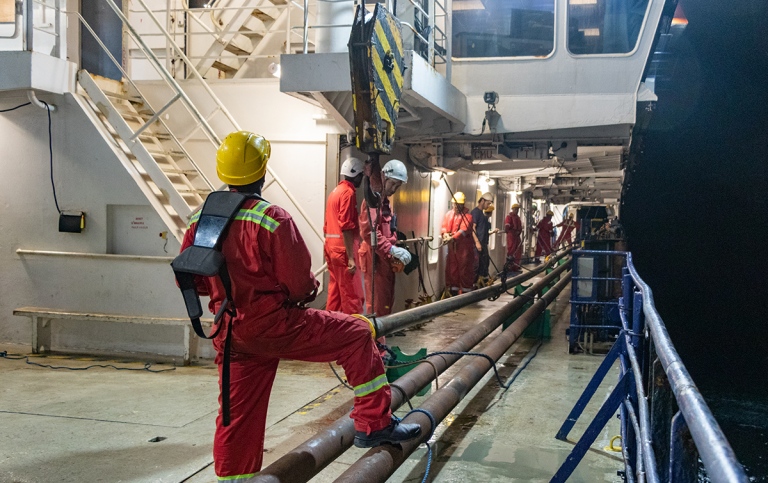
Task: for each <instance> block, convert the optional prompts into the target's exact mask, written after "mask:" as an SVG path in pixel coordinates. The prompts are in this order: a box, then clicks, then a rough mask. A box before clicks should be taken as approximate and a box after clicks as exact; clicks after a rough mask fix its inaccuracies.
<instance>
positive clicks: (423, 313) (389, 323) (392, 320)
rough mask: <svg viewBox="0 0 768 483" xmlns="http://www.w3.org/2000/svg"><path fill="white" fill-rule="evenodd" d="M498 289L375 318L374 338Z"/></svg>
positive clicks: (514, 281)
mask: <svg viewBox="0 0 768 483" xmlns="http://www.w3.org/2000/svg"><path fill="white" fill-rule="evenodd" d="M569 253H570V250H566V251H564V252H563V253H561V254H560V255H558V256H557V257H554V258H553V259H551V260H550V261H549V262H547V263H546V264H544V265H541V266H540V267H538V268H536V269H535V270H532V271H530V272H526V273H523V274H520V275H518V276H517V277H512V278H510V279H508V280H507V287H514V286H515V285H519V284H521V283H523V282H525V281H526V280H529V279H531V278H533V277H534V276H536V275H537V274H539V273H541V272H543V271H544V270H545V269H547V268H549V267H550V266H552V265H554V264H555V263H556V262H557V261H558V260H560V259H561V258H563V257H564V256H566V255H568V254H569ZM500 288H501V283H495V284H493V285H491V286H490V287H485V288H481V289H479V290H474V291H472V292H469V293H465V294H462V295H457V296H456V297H450V298H447V299H445V300H439V301H437V302H432V303H431V304H427V305H421V306H419V307H414V308H412V309H408V310H404V311H402V312H398V313H396V314H392V315H387V316H385V317H381V318H376V319H375V320H374V326H375V328H376V336H377V337H380V336H383V335H389V334H391V333H393V332H396V331H398V330H402V329H405V328H407V327H410V326H412V325H416V324H420V323H423V322H424V321H425V320H429V319H433V318H435V317H437V316H439V315H443V314H447V313H448V312H453V311H454V310H457V309H460V308H462V307H465V306H467V305H469V304H472V303H475V302H479V301H481V300H483V299H486V298H488V297H491V296H492V295H494V294H496V293H497V292H498V290H499V289H500Z"/></svg>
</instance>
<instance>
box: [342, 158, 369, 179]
mask: <svg viewBox="0 0 768 483" xmlns="http://www.w3.org/2000/svg"><path fill="white" fill-rule="evenodd" d="M364 167H365V163H363V162H362V161H360V160H359V159H357V158H348V159H347V160H346V161H344V164H342V165H341V174H342V175H343V176H348V177H350V178H354V177H355V176H357V175H358V174H360V173H362V172H363V168H364Z"/></svg>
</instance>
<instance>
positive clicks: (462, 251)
mask: <svg viewBox="0 0 768 483" xmlns="http://www.w3.org/2000/svg"><path fill="white" fill-rule="evenodd" d="M465 201H466V198H465V197H464V193H462V192H461V191H457V192H456V194H454V195H453V209H452V210H451V211H449V212H448V213H446V214H445V218H443V226H442V228H441V230H440V233H441V234H442V236H443V243H446V244H448V258H447V260H446V262H445V288H446V290H447V291H450V293H451V294H452V295H456V294H460V293H464V292H470V291H472V289H473V286H474V284H475V264H476V263H477V250H476V247H475V244H474V239H473V237H474V234H473V231H472V216H471V215H470V213H469V210H468V209H467V208H466V207H465V206H464V202H465Z"/></svg>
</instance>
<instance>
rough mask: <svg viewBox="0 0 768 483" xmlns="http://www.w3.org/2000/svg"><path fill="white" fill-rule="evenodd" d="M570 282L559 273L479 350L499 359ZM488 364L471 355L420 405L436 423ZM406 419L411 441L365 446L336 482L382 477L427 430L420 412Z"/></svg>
mask: <svg viewBox="0 0 768 483" xmlns="http://www.w3.org/2000/svg"><path fill="white" fill-rule="evenodd" d="M569 283H570V274H568V275H566V276H565V277H563V278H562V279H561V280H560V281H559V282H558V283H557V285H555V286H554V287H553V288H551V289H550V290H549V291H548V292H547V293H546V294H544V295H543V296H542V297H541V298H540V299H539V300H538V301H537V302H536V303H535V304H533V306H532V307H531V308H530V309H528V310H527V311H526V312H525V313H524V314H523V315H521V316H520V317H519V318H518V319H517V320H516V321H515V322H513V323H512V325H510V326H509V327H508V328H507V330H505V331H504V332H502V333H501V334H500V335H498V336H497V337H496V338H495V339H494V340H493V342H491V343H490V345H488V346H487V347H486V348H485V349H484V350H483V353H484V354H487V355H488V356H490V357H491V358H493V360H494V361H497V360H499V358H501V356H503V355H504V353H505V352H507V351H508V350H509V348H510V347H511V346H512V344H514V343H515V341H517V339H518V338H519V337H520V335H522V333H523V331H524V330H525V329H526V328H527V327H528V326H529V325H530V324H531V322H533V321H534V320H535V319H536V317H538V316H539V314H541V313H542V312H544V309H546V308H547V306H548V305H549V304H550V303H552V301H554V300H555V298H556V297H557V296H558V294H560V292H561V291H562V290H563V289H564V288H565V287H566V286H567V285H568V284H569ZM490 369H491V368H490V367H489V365H488V361H487V360H486V359H484V358H480V357H477V358H472V360H471V361H470V362H468V363H467V364H466V365H465V366H464V367H463V368H462V369H461V370H460V371H459V372H458V374H456V376H455V377H454V378H453V379H451V380H450V381H449V382H448V384H446V385H444V386H442V387H441V388H440V389H439V390H437V391H436V392H435V393H434V394H433V395H432V396H430V397H429V398H428V399H427V400H426V401H424V403H423V404H422V405H421V406H420V408H421V409H424V410H426V411H428V412H429V413H431V414H432V416H434V418H435V421H436V422H437V423H440V421H442V420H443V419H445V417H446V416H448V414H450V412H451V410H453V408H455V407H456V406H457V405H458V404H459V402H460V401H461V400H462V399H464V397H465V396H466V395H467V394H468V393H469V391H471V390H472V388H473V387H474V386H475V385H477V383H478V382H480V381H481V380H482V379H483V377H485V375H486V374H487V373H488V371H489V370H490ZM406 420H407V421H408V422H410V423H418V424H419V425H420V426H421V428H422V431H421V436H420V437H419V438H416V439H413V440H411V441H406V442H404V443H402V444H401V445H400V446H391V445H383V446H379V447H377V448H372V449H371V450H369V451H368V452H367V453H366V454H365V455H364V456H363V457H362V458H360V459H359V460H357V462H356V463H355V464H353V465H352V466H350V467H349V468H348V469H347V470H346V471H345V472H344V473H342V475H341V476H340V477H339V478H338V479H337V480H336V482H343V483H350V482H361V483H369V482H372V481H382V482H383V481H385V480H386V479H387V478H388V477H389V476H391V475H392V473H394V472H395V470H397V468H398V467H399V466H400V465H401V464H402V463H403V462H404V461H405V460H406V458H408V455H410V454H411V453H412V452H413V451H414V450H415V449H416V448H418V447H419V445H420V444H421V443H423V442H425V440H426V438H427V437H428V436H429V434H430V433H431V431H430V429H434V428H431V422H430V419H429V418H428V417H427V416H426V415H425V414H423V413H412V414H411V415H409V416H408V417H407V418H406Z"/></svg>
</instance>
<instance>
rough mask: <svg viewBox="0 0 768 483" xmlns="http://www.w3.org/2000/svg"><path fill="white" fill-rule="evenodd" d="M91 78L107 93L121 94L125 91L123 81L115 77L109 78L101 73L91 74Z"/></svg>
mask: <svg viewBox="0 0 768 483" xmlns="http://www.w3.org/2000/svg"><path fill="white" fill-rule="evenodd" d="M89 75H90V76H91V79H93V81H94V82H95V83H96V85H97V86H98V87H99V89H101V91H102V92H103V93H104V94H106V95H108V96H109V95H120V94H122V93H123V91H124V89H123V83H122V82H121V81H117V80H114V79H108V78H106V77H102V76H100V75H96V74H91V73H89Z"/></svg>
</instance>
